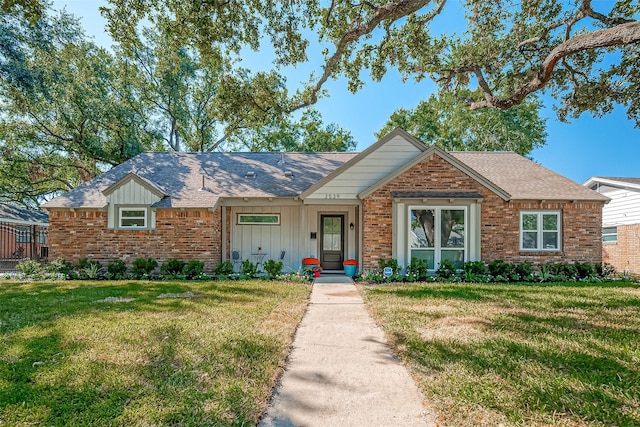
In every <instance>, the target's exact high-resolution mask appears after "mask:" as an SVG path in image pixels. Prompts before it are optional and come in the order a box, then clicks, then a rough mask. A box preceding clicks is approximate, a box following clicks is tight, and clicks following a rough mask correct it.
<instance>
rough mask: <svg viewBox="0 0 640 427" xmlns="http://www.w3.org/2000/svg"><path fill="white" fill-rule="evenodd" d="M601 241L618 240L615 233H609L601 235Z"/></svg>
mask: <svg viewBox="0 0 640 427" xmlns="http://www.w3.org/2000/svg"><path fill="white" fill-rule="evenodd" d="M602 241H603V242H617V241H618V235H617V234H610V235H608V236H602Z"/></svg>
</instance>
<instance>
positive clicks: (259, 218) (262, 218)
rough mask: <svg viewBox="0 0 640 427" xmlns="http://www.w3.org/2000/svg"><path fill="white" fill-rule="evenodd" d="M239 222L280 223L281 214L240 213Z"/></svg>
mask: <svg viewBox="0 0 640 427" xmlns="http://www.w3.org/2000/svg"><path fill="white" fill-rule="evenodd" d="M238 223H239V224H279V223H280V216H279V215H238Z"/></svg>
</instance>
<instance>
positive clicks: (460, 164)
mask: <svg viewBox="0 0 640 427" xmlns="http://www.w3.org/2000/svg"><path fill="white" fill-rule="evenodd" d="M434 154H435V155H437V156H439V157H441V158H442V159H444V160H445V161H447V162H449V163H450V164H451V165H453V166H454V167H456V168H458V169H459V170H461V171H462V172H464V173H465V174H467V175H468V176H470V177H471V178H473V179H474V180H476V181H477V182H479V183H480V184H482V185H484V186H485V187H487V188H489V189H490V190H491V191H493V192H494V193H496V194H497V195H498V196H500V197H501V198H502V199H504V200H509V199H510V198H511V197H510V195H509V193H507V192H506V191H504V190H503V189H502V188H500V187H499V186H497V185H495V184H494V183H493V182H491V181H490V180H487V179H486V177H484V176H483V175H481V174H478V173H477V172H476V171H474V170H473V169H471V168H469V167H468V166H467V165H466V164H465V163H464V162H461V161H459V160H458V159H457V158H456V157H454V156H452V154H454V153H447V152H446V151H444V150H443V149H442V148H440V147H437V146H435V145H432V146H431V147H429V148H427V149H426V150H425V151H423V152H422V153H421V154H420V155H418V156H416V157H415V158H414V159H413V160H411V161H410V162H407V163H405V164H404V165H403V166H402V167H400V168H398V169H396V170H395V171H394V172H393V173H391V174H389V175H387V176H386V177H384V178H383V179H381V180H380V181H378V182H376V183H375V184H373V185H372V186H371V187H369V188H367V189H366V190H364V191H362V192H361V193H360V194H359V195H358V196H359V197H360V198H365V197H367V196H369V195H371V194H372V193H373V192H374V191H376V190H377V189H378V188H380V187H382V186H384V185H385V184H387V183H389V182H391V181H393V180H394V179H395V178H397V177H398V176H400V175H401V174H402V173H404V172H406V171H408V170H409V169H411V168H412V167H414V166H415V165H417V164H418V163H420V162H422V161H424V160H425V159H426V158H427V157H429V156H431V155H434Z"/></svg>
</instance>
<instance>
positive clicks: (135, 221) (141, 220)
mask: <svg viewBox="0 0 640 427" xmlns="http://www.w3.org/2000/svg"><path fill="white" fill-rule="evenodd" d="M119 212H120V215H119V225H120V228H147V209H145V208H120V211H119Z"/></svg>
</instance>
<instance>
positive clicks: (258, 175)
mask: <svg viewBox="0 0 640 427" xmlns="http://www.w3.org/2000/svg"><path fill="white" fill-rule="evenodd" d="M356 155H357V154H356V153H284V154H281V153H164V152H160V153H158V152H149V153H142V154H140V155H138V156H136V157H134V158H132V159H130V160H128V161H126V162H124V163H122V164H121V165H119V166H116V167H115V168H113V169H111V170H109V171H108V172H105V173H104V174H102V175H100V176H98V177H97V178H95V179H93V180H92V181H90V182H87V183H84V184H82V185H80V186H79V187H77V188H76V189H74V190H71V191H69V192H68V193H65V194H63V195H62V196H59V197H57V198H55V199H53V200H52V201H50V202H48V203H46V204H44V205H43V207H44V208H46V209H51V208H82V207H86V208H104V207H105V206H106V203H107V201H106V196H105V195H104V191H108V190H109V189H113V186H114V185H116V186H117V185H118V183H119V182H121V181H122V180H123V179H124V178H126V177H127V175H129V174H135V176H136V177H138V178H140V179H143V180H145V181H147V182H149V183H152V185H153V186H155V187H157V188H158V189H160V191H162V192H163V193H164V194H166V195H167V196H166V197H164V198H163V199H162V200H160V201H159V202H158V203H156V204H155V205H154V206H155V207H179V208H202V207H214V206H215V205H216V203H217V202H218V200H219V199H220V198H221V197H252V198H255V197H292V198H293V197H298V196H300V194H301V193H302V192H303V191H304V190H306V189H307V188H309V187H310V186H312V185H313V184H315V183H316V182H318V181H319V180H320V179H322V178H324V177H325V176H327V175H328V174H329V173H331V172H332V171H334V170H335V169H337V168H338V167H340V166H341V165H343V164H344V163H346V162H347V161H349V160H351V159H352V158H353V157H355V156H356ZM283 160H284V162H283ZM285 171H290V172H291V173H292V175H291V176H289V177H287V176H285ZM247 172H254V174H255V175H254V177H253V178H248V177H246V175H247ZM203 177H204V188H203V185H202V183H203Z"/></svg>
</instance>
